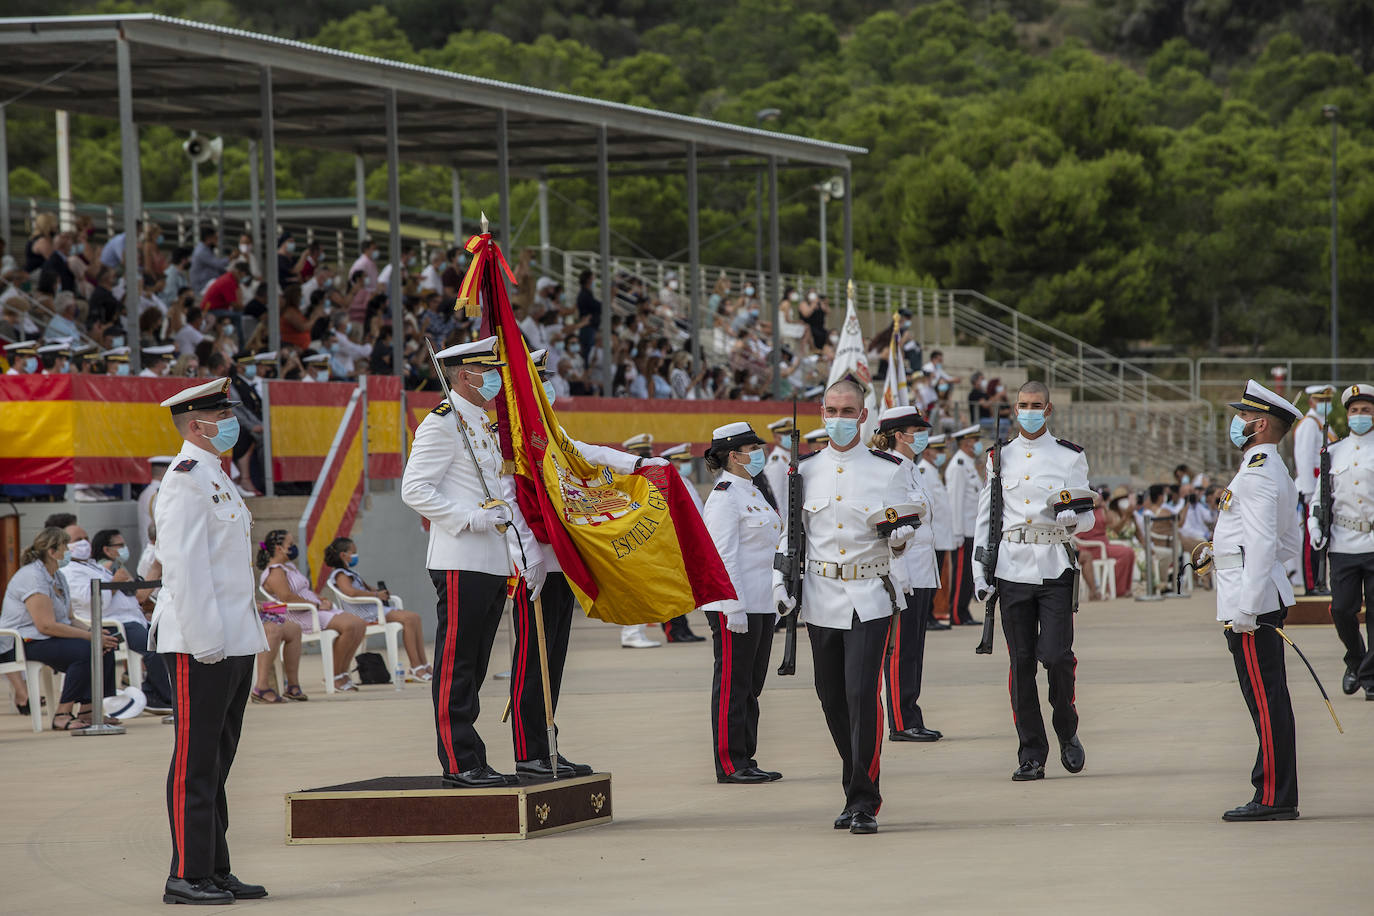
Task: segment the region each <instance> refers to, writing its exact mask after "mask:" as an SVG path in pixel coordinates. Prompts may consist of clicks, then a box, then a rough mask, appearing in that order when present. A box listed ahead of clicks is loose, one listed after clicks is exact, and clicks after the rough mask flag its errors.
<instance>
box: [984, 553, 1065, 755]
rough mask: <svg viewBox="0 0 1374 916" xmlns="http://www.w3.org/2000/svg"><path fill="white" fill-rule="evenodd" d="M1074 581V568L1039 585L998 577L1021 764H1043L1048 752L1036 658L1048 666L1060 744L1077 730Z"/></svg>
mask: <svg viewBox="0 0 1374 916" xmlns="http://www.w3.org/2000/svg"><path fill="white" fill-rule="evenodd" d="M1073 586H1074V581H1073V570H1065V571H1064V573H1063V575H1061V576H1059V577H1058V578H1057V579H1049V580H1046V581H1044V582H1041V583H1039V584H1036V585H1027V584H1026V583H1023V582H1008V581H1007V580H1005V579H998V580H997V590H998V592H999V594H1000V595H1001V602H1000V603H1001V606H1002V633H1003V635H1004V636H1006V639H1007V653H1008V654H1009V655H1010V656H1011V671H1010V672H1009V674H1008V676H1007V690H1008V692H1009V693H1010V694H1011V717H1012V721H1013V722H1015V724H1016V737H1017V739H1018V741H1019V742H1020V746H1019V748H1018V750H1017V754H1016V757H1017V762H1018V763H1028V762H1030V761H1035V762H1036V763H1040V764H1043V763H1045V761H1046V760H1047V759H1048V757H1049V753H1050V742H1049V738H1048V737H1047V736H1046V735H1045V719H1044V716H1042V715H1041V713H1040V693H1039V691H1038V690H1037V689H1036V686H1035V666H1036V663H1037V662H1038V663H1039V664H1041V665H1044V666H1045V672H1046V679H1047V680H1048V681H1049V688H1050V689H1049V694H1050V706H1051V707H1052V708H1053V710H1054V712H1053V716H1052V719H1051V721H1052V723H1053V725H1054V733H1055V735H1056V736H1058V738H1059V742H1060V743H1061V744H1062V743H1064V742H1065V741H1068V740H1069V739H1070V738H1072V737H1073V736H1074V735H1075V734H1077V733H1078V710H1077V709H1076V708H1075V707H1074V672H1075V669H1076V668H1077V667H1078V659H1077V658H1075V657H1074V654H1073Z"/></svg>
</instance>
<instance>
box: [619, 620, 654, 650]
mask: <svg viewBox="0 0 1374 916" xmlns="http://www.w3.org/2000/svg"><path fill="white" fill-rule="evenodd" d="M661 645H663V643H661V642H659V641H658V640H656V639H650V638H649V637H648V636H647V635H646V634H645V633H644V624H642V623H639V624H634V625H633V626H628V627H622V628H621V630H620V648H622V649H654V648H657V647H658V646H661Z"/></svg>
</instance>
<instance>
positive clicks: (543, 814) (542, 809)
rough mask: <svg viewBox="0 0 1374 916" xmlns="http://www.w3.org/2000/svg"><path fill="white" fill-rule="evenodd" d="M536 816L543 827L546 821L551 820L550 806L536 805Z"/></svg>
mask: <svg viewBox="0 0 1374 916" xmlns="http://www.w3.org/2000/svg"><path fill="white" fill-rule="evenodd" d="M534 814H535V816H536V817H538V818H539V823H540V824H541V825H542V824H543V823H544V822H545V821H547V820H548V819H549V806H548V805H535V806H534Z"/></svg>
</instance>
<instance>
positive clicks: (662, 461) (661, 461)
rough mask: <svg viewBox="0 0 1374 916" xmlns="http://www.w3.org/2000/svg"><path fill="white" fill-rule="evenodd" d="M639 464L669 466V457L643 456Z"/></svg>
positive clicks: (656, 466) (654, 466) (644, 465)
mask: <svg viewBox="0 0 1374 916" xmlns="http://www.w3.org/2000/svg"><path fill="white" fill-rule="evenodd" d="M639 466H640V467H642V468H665V467H667V466H668V459H667V458H641V459H639Z"/></svg>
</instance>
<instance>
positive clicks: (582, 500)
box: [553, 458, 640, 525]
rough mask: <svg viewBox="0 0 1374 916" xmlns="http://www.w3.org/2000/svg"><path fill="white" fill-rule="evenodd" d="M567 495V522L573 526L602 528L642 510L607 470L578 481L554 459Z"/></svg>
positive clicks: (564, 495) (564, 510) (565, 515)
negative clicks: (606, 524) (617, 484)
mask: <svg viewBox="0 0 1374 916" xmlns="http://www.w3.org/2000/svg"><path fill="white" fill-rule="evenodd" d="M553 463H554V468H555V469H557V471H558V484H559V489H560V490H562V493H563V518H564V519H566V520H567V521H568V522H569V523H571V524H573V525H601V524H604V523H606V522H609V521H613V520H615V519H617V518H620V517H621V516H623V515H626V514H628V513H630V512H633V511H634V510H636V509H638V508H640V505H639V503H637V502H635V501H634V500H633V499H631V498H630V494H628V493H626V492H625V491H624V490H621V489H619V488H617V487H616V486H615V484H614V483H613V480H614V478H613V477H612V476H611V472H610V470H609V469H607V468H601V469H600V473H598V474H596V475H594V476H592V477H578V476H577V475H575V474H574V473H573V472H572V471H571V470H570V469H569V468H567V467H566V466H564V465H563V464H560V463H559V462H558V459H556V458H554V459H553Z"/></svg>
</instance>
